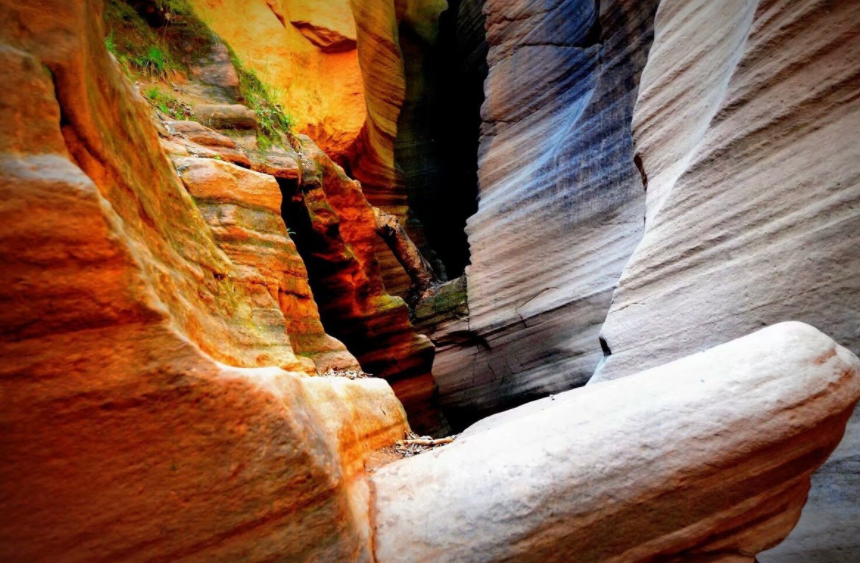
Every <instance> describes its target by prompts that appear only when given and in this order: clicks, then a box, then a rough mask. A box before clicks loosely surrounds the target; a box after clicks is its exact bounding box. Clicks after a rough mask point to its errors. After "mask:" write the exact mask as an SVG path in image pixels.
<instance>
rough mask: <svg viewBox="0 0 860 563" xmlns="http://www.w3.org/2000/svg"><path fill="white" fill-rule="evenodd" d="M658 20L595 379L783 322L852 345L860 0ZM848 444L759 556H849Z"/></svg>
mask: <svg viewBox="0 0 860 563" xmlns="http://www.w3.org/2000/svg"><path fill="white" fill-rule="evenodd" d="M655 26H656V39H655V44H654V47H653V48H652V51H651V56H650V57H649V60H648V65H647V66H646V68H645V71H644V73H643V78H642V86H641V90H640V95H639V99H638V100H637V105H636V111H635V116H634V120H633V127H634V135H635V139H636V150H637V152H638V153H639V155H640V157H641V160H642V166H643V170H644V175H645V176H646V177H647V181H648V192H647V193H648V196H647V215H646V220H647V222H646V232H645V235H644V238H643V240H642V242H641V244H640V245H639V247H638V248H637V250H636V252H635V254H634V255H633V257H632V259H631V261H630V263H629V264H628V265H627V267H626V269H625V271H624V275H623V276H622V278H621V281H620V283H619V287H618V290H617V291H616V293H615V296H614V299H613V305H612V309H611V310H610V312H609V316H608V318H607V321H606V324H605V326H604V327H603V329H602V333H601V334H602V335H603V337H604V338H605V340H606V342H607V344H608V348H609V350H610V351H611V354H612V355H611V356H609V357H608V358H607V361H606V364H605V366H604V367H603V369H602V370H601V371H600V372H599V374H598V376H597V377H596V378H595V381H602V380H607V379H614V378H617V377H622V376H625V375H628V374H630V373H633V372H636V371H639V370H640V369H642V368H643V367H649V366H653V365H658V364H661V363H664V362H667V361H670V360H673V359H675V358H678V357H681V356H684V355H687V354H690V353H693V352H695V351H697V350H702V349H704V348H706V347H708V346H712V345H714V344H717V343H720V342H724V341H726V340H728V339H731V338H734V337H736V336H737V335H739V334H742V333H744V332H747V331H749V330H751V329H753V328H755V327H757V326H762V325H767V324H771V323H775V322H778V321H782V320H786V319H799V320H803V321H806V322H808V323H810V324H813V325H815V326H817V327H819V328H821V329H822V330H825V331H827V332H828V333H829V334H832V335H833V336H834V337H835V338H836V339H837V341H839V342H841V343H842V344H844V345H846V346H848V347H849V348H851V349H852V350H853V351H855V352H857V351H860V323H858V318H860V309H858V304H860V282H858V276H857V271H858V269H860V255H858V253H857V247H858V243H860V214H858V212H857V209H858V204H860V152H858V148H857V143H856V135H857V131H858V130H860V103H858V93H860V69H858V67H857V60H858V57H860V34H858V30H860V6H858V5H857V4H856V3H854V2H787V1H768V2H757V1H740V2H725V3H713V2H670V1H663V2H662V3H661V5H660V9H659V11H658V13H657V19H656V23H655ZM854 424H855V425H856V424H857V423H856V422H855V423H854ZM852 436H853V438H851V440H852V441H851V442H850V443H848V442H846V443H845V444H843V446H842V447H841V448H840V453H839V454H838V455H837V456H836V457H835V458H834V459H833V460H832V462H831V464H829V465H828V466H827V467H825V468H824V469H823V470H822V473H821V474H819V475H817V476H816V487H817V488H816V491H815V492H814V493H813V496H812V498H813V499H814V502H813V503H812V505H811V506H810V507H809V508H808V511H807V513H806V514H808V516H809V517H808V518H807V517H806V516H805V517H804V519H803V520H802V521H801V524H800V526H799V528H798V530H797V535H792V537H791V538H789V540H788V541H787V542H786V543H785V544H783V545H782V546H780V548H778V549H777V551H776V552H774V554H772V555H765V556H763V557H762V561H767V562H771V561H772V562H777V561H796V560H801V559H802V560H803V561H815V562H819V561H820V562H825V561H836V560H845V561H847V560H853V559H856V558H858V557H860V543H858V541H857V535H858V533H857V527H856V522H858V520H857V515H858V513H857V510H856V502H855V500H856V495H855V493H854V492H853V491H854V490H856V487H857V484H858V473H857V471H856V469H850V468H851V467H852V466H855V467H856V463H857V460H858V459H860V440H858V439H857V437H856V430H854V431H851V432H849V437H852ZM823 522H827V524H826V525H823V524H822V523H823ZM825 530H826V532H825Z"/></svg>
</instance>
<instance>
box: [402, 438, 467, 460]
mask: <svg viewBox="0 0 860 563" xmlns="http://www.w3.org/2000/svg"><path fill="white" fill-rule="evenodd" d="M456 438H457V435H456V434H454V435H451V436H448V437H446V438H435V439H434V438H431V437H430V436H419V435H418V434H416V433H415V432H408V433H407V434H406V439H405V440H398V441H397V443H396V444H395V445H394V451H395V452H397V453H398V454H400V455H401V456H402V457H412V456H415V455H418V454H421V453H424V452H428V451H430V450H435V449H438V448H441V447H442V446H444V445H446V444H450V443H451V442H453V441H454V440H455V439H456Z"/></svg>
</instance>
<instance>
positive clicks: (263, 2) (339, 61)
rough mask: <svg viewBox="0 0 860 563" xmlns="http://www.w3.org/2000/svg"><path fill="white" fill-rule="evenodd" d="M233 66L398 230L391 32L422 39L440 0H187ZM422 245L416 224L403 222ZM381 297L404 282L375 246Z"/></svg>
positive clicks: (400, 94) (400, 72) (398, 63)
mask: <svg viewBox="0 0 860 563" xmlns="http://www.w3.org/2000/svg"><path fill="white" fill-rule="evenodd" d="M192 3H193V4H194V6H195V8H196V9H197V10H198V11H199V13H200V14H201V16H202V17H203V19H204V20H205V21H207V22H208V23H210V25H211V26H212V28H213V29H214V30H215V31H216V32H217V33H218V34H219V35H221V36H222V37H223V38H224V39H225V41H226V42H227V43H228V44H230V46H231V47H232V48H233V49H234V50H235V52H236V54H237V56H238V57H239V59H240V60H241V61H242V63H243V64H245V65H246V66H248V67H249V68H251V69H253V70H254V71H256V72H257V73H258V74H259V75H260V77H261V78H262V79H263V81H264V82H265V83H266V84H268V85H269V86H270V87H272V88H273V90H274V91H275V93H276V94H277V97H278V99H279V101H280V102H281V103H282V105H283V106H284V107H285V108H286V110H287V111H288V112H289V113H290V114H291V115H292V117H293V118H294V120H295V122H296V130H297V131H298V132H300V133H303V134H307V135H308V136H310V137H311V138H312V139H313V140H314V141H315V142H316V143H317V144H318V145H319V146H320V147H321V148H322V149H323V151H325V152H326V153H327V154H328V155H329V156H331V157H332V158H333V159H334V160H335V161H337V162H338V163H340V164H342V165H344V166H345V167H346V168H347V169H348V172H349V174H350V175H351V176H352V177H353V178H356V179H358V180H359V181H361V183H362V185H363V189H364V191H365V194H366V196H367V198H368V200H369V201H370V202H371V203H372V204H373V205H375V206H377V207H381V208H383V209H385V210H386V211H388V212H389V213H392V214H394V215H396V216H398V217H399V218H400V220H401V221H402V222H403V223H407V219H408V218H409V208H408V201H407V193H406V186H405V183H404V181H403V177H402V174H401V172H400V171H399V169H398V166H397V163H396V162H395V154H394V145H395V140H396V138H397V122H398V118H399V116H400V111H401V108H402V107H403V103H404V99H405V96H406V77H405V71H404V63H403V58H402V54H401V50H400V43H399V29H398V28H399V25H400V23H401V21H405V22H406V24H407V25H409V26H411V27H412V28H414V29H416V30H419V32H420V33H422V34H425V35H428V36H432V35H433V34H435V32H436V28H437V26H438V16H439V12H441V11H442V10H443V9H444V4H445V2H444V1H443V0H433V1H429V0H409V1H406V0H398V1H395V0H382V1H368V0H336V1H332V2H323V3H321V2H316V1H314V0H251V1H249V2H246V1H244V0H226V1H224V0H192ZM408 224H409V227H410V231H411V233H412V234H413V235H414V236H415V237H416V239H418V240H419V242H422V241H423V232H422V230H421V227H420V225H419V224H418V223H416V222H415V221H410V222H409V223H408ZM376 251H377V253H378V255H379V261H380V265H381V267H382V275H383V277H384V279H385V282H386V286H387V288H388V291H390V292H391V293H392V294H395V295H401V296H403V295H405V294H406V291H407V289H408V288H409V277H408V275H407V274H406V272H405V271H404V270H403V268H402V267H401V266H400V264H399V263H398V262H397V259H396V258H395V257H394V255H393V254H391V252H390V251H389V249H388V248H387V247H386V246H385V244H384V243H382V242H378V243H377V245H376Z"/></svg>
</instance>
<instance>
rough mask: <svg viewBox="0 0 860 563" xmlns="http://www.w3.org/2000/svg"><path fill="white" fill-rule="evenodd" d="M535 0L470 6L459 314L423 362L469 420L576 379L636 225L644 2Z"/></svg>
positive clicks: (649, 7) (593, 357) (595, 352)
mask: <svg viewBox="0 0 860 563" xmlns="http://www.w3.org/2000/svg"><path fill="white" fill-rule="evenodd" d="M542 6H543V4H539V3H526V2H504V1H501V0H496V1H494V0H490V1H488V2H486V3H485V4H484V8H483V11H484V14H485V16H486V30H487V40H488V42H489V45H490V50H489V56H488V62H489V67H490V71H489V76H488V78H487V81H486V84H485V94H486V101H485V103H484V107H483V110H482V115H483V120H484V125H483V129H482V133H483V135H482V139H481V148H480V154H479V166H480V169H479V180H480V192H479V197H480V203H479V207H478V212H477V213H476V214H475V215H474V216H472V217H471V218H470V219H469V221H468V227H467V232H468V235H469V244H470V246H471V260H472V265H471V266H470V267H469V268H468V269H467V278H468V295H469V299H468V300H469V309H470V316H469V319H468V323H467V326H465V327H461V329H462V330H457V331H456V334H454V335H453V336H451V335H448V336H446V337H444V339H447V340H448V341H454V345H453V346H451V347H447V348H446V349H443V350H441V351H440V358H439V361H438V362H437V370H436V375H437V379H438V381H439V384H440V392H441V396H442V400H443V401H444V402H445V404H446V405H447V406H448V407H449V408H451V409H453V410H455V411H457V410H459V411H462V412H464V413H466V415H465V416H467V417H472V420H474V419H475V418H477V417H478V416H479V415H480V414H481V413H488V412H493V411H497V410H500V409H503V408H507V407H510V406H512V405H514V404H517V403H520V402H524V401H526V400H528V399H530V398H534V397H538V396H544V395H546V394H547V393H551V392H558V391H563V390H566V389H570V388H572V387H574V386H576V385H581V384H583V383H584V382H585V381H587V379H588V378H589V377H590V376H591V374H592V373H593V370H594V368H595V366H596V365H597V363H598V361H599V360H600V358H601V356H602V354H601V351H600V346H599V344H598V338H597V337H598V331H599V328H600V325H601V323H602V322H603V320H604V318H605V313H606V310H607V309H608V307H609V303H610V300H611V296H612V290H613V287H614V284H615V282H616V280H617V278H618V276H619V275H620V273H621V270H622V268H623V266H624V263H625V262H626V260H627V258H628V257H629V255H630V253H632V251H633V249H634V248H635V245H636V243H637V242H638V241H639V238H640V237H641V232H642V209H643V207H644V191H643V189H642V185H641V180H640V177H639V173H638V171H637V170H636V168H635V166H634V164H633V145H632V136H631V131H630V121H631V119H632V114H633V105H634V102H635V99H636V94H637V84H638V77H639V74H640V72H641V70H642V68H643V67H644V65H645V62H646V58H647V54H648V48H649V46H650V42H651V28H652V22H653V14H654V10H655V9H656V2H644V3H643V2H624V1H616V2H601V3H600V13H597V12H596V11H595V3H594V2H591V1H574V0H568V1H564V2H558V3H555V4H553V5H552V7H549V8H546V9H544V8H543V7H542ZM463 13H464V14H467V15H468V14H469V13H471V12H469V11H468V10H465V9H464V12H463ZM441 339H442V338H440V340H441ZM464 366H465V369H464Z"/></svg>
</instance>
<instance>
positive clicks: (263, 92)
mask: <svg viewBox="0 0 860 563" xmlns="http://www.w3.org/2000/svg"><path fill="white" fill-rule="evenodd" d="M230 55H231V59H232V61H233V66H234V67H235V68H236V73H237V74H238V75H239V91H240V93H241V94H242V97H243V98H245V105H247V106H248V107H249V108H250V109H251V110H252V111H253V112H254V113H255V114H256V116H257V144H258V145H259V146H260V148H261V149H263V150H266V149H268V148H270V147H271V146H272V145H283V144H284V142H285V139H286V142H291V140H292V137H293V133H292V127H293V121H292V118H291V117H290V116H289V114H287V113H285V112H284V110H283V108H282V107H281V105H280V104H278V103H277V102H275V101H274V100H275V99H276V98H277V92H276V91H275V90H272V89H270V88H268V87H267V86H266V85H265V84H263V82H262V81H261V80H260V78H259V77H258V76H257V74H256V73H255V72H254V71H253V70H250V69H247V68H245V67H244V66H243V65H242V63H241V62H240V61H239V59H238V57H236V55H235V53H233V52H232V51H231V52H230Z"/></svg>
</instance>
